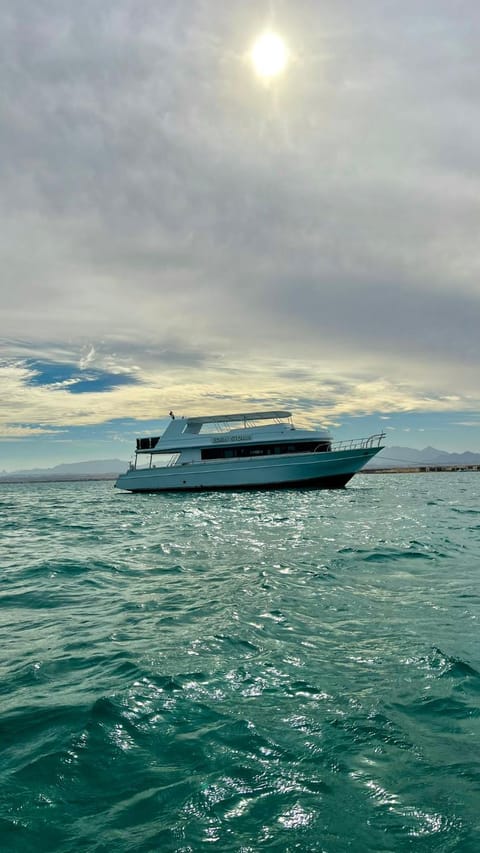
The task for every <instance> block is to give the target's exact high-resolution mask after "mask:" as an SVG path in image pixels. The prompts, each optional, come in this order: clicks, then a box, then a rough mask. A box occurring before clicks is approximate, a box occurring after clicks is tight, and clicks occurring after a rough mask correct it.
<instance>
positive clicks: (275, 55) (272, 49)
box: [250, 32, 289, 80]
mask: <svg viewBox="0 0 480 853" xmlns="http://www.w3.org/2000/svg"><path fill="white" fill-rule="evenodd" d="M250 59H251V61H252V64H253V67H254V69H255V71H256V73H257V74H258V76H259V77H262V78H263V79H264V80H270V79H272V78H273V77H278V75H279V74H282V72H283V71H285V68H286V67H287V63H288V59H289V56H288V49H287V46H286V44H285V42H284V40H283V39H282V38H281V36H279V35H277V34H276V33H272V32H266V33H263V34H262V35H261V36H259V37H258V39H257V40H256V42H255V43H254V45H253V47H252V49H251V51H250Z"/></svg>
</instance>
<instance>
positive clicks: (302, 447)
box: [202, 441, 329, 459]
mask: <svg viewBox="0 0 480 853" xmlns="http://www.w3.org/2000/svg"><path fill="white" fill-rule="evenodd" d="M315 450H319V451H321V450H329V443H328V442H318V441H297V442H295V443H291V444H275V445H274V444H247V445H241V446H233V447H205V448H204V449H203V450H202V459H245V458H251V457H252V456H271V455H272V454H275V455H278V454H283V453H313V452H314V451H315Z"/></svg>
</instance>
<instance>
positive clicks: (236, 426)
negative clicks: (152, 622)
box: [137, 410, 329, 453]
mask: <svg viewBox="0 0 480 853" xmlns="http://www.w3.org/2000/svg"><path fill="white" fill-rule="evenodd" d="M291 417H292V413H291V412H289V411H286V410H269V411H263V412H241V413H238V414H227V415H204V416H195V417H188V418H175V416H174V415H173V413H171V421H170V423H169V424H168V426H167V428H166V429H165V431H164V433H163V435H161V436H152V437H149V438H137V453H179V452H181V451H182V450H186V449H191V448H194V447H196V448H198V447H208V446H210V445H215V444H218V443H222V444H224V443H227V444H228V443H232V444H235V445H238V444H239V443H242V442H244V443H246V444H247V443H248V444H250V443H251V442H252V441H261V442H268V441H279V440H280V441H282V440H284V441H287V440H289V439H290V440H291V431H292V430H296V428H295V427H294V425H293V423H292V421H291ZM264 421H265V422H267V421H268V423H263V422H264ZM205 425H216V427H217V428H216V429H212V430H210V429H208V430H206V431H202V427H203V426H205ZM296 438H299V439H302V438H304V439H318V440H322V439H326V438H329V435H328V433H327V432H326V431H325V430H296Z"/></svg>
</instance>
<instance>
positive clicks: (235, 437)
mask: <svg viewBox="0 0 480 853" xmlns="http://www.w3.org/2000/svg"><path fill="white" fill-rule="evenodd" d="M251 440H252V436H251V435H220V436H218V438H214V439H213V441H214V442H215V443H216V444H218V442H220V441H223V442H230V441H251Z"/></svg>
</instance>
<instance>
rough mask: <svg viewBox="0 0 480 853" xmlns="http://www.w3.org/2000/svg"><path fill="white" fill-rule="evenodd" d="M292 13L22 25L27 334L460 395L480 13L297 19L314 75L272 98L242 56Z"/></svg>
mask: <svg viewBox="0 0 480 853" xmlns="http://www.w3.org/2000/svg"><path fill="white" fill-rule="evenodd" d="M270 5H271V4H270V3H268V4H267V3H265V5H264V7H263V8H261V9H260V11H259V5H258V3H253V2H249V0H248V1H247V2H232V3H228V4H226V3H224V2H221V0H210V2H209V0H203V2H200V0H199V2H193V0H192V2H188V3H187V2H180V0H178V2H162V3H153V2H139V0H137V2H133V0H132V2H130V1H129V0H120V2H119V0H115V2H113V0H102V3H98V2H97V0H95V2H90V1H89V2H82V3H78V2H68V0H62V2H54V0H50V2H42V3H38V2H26V0H15V2H14V0H11V2H4V3H3V4H2V9H1V11H0V26H1V28H2V44H3V49H2V57H3V60H2V62H3V68H2V70H1V76H2V83H3V85H2V88H1V90H0V108H1V111H2V116H3V118H2V122H1V127H0V179H1V181H2V196H1V198H2V203H3V226H4V227H2V232H1V233H2V235H3V236H2V237H0V244H1V245H2V251H3V254H4V257H5V259H6V264H5V266H6V269H7V270H8V277H7V280H6V281H5V287H4V288H2V293H3V292H4V293H5V301H3V297H2V305H1V308H2V316H3V317H4V322H5V323H6V325H7V329H6V331H7V332H8V334H11V335H21V336H23V337H26V338H32V339H38V338H39V337H41V336H45V338H47V339H48V340H50V341H52V340H57V341H63V340H66V339H69V340H73V341H75V340H78V341H82V340H85V339H86V338H91V339H94V340H96V339H98V338H102V337H103V338H104V339H105V338H109V337H111V338H112V340H113V339H115V341H116V344H117V346H119V347H121V346H122V341H123V345H124V346H125V347H128V346H134V345H135V346H137V345H138V341H139V340H143V341H145V342H146V345H147V346H148V345H152V346H154V345H155V346H159V347H160V349H162V347H163V349H164V350H165V349H167V350H168V348H169V342H171V341H172V340H174V341H176V342H177V343H178V349H179V350H185V351H186V352H188V353H190V352H193V353H195V352H197V351H198V352H204V351H207V350H208V348H209V347H211V348H212V349H215V348H216V347H218V346H220V347H223V349H224V351H227V352H228V350H229V348H230V349H231V351H232V352H238V351H239V350H244V351H246V352H251V353H253V352H255V351H256V350H261V349H262V348H264V347H268V349H269V352H270V353H271V354H272V356H275V357H279V358H281V357H282V355H283V356H285V357H287V355H288V352H289V350H288V347H289V346H292V347H294V348H295V353H296V355H299V356H300V355H305V356H308V357H315V356H317V357H318V358H319V359H322V360H323V361H325V360H328V359H329V358H331V357H332V356H333V354H335V356H337V355H338V351H339V350H341V351H342V353H343V354H344V357H345V359H346V360H348V359H353V360H354V362H355V365H356V367H358V366H359V365H361V364H362V363H365V365H367V364H368V365H369V367H370V368H371V365H372V362H373V361H374V358H375V352H376V351H378V350H380V351H381V352H382V370H383V369H386V371H387V372H388V370H389V369H391V370H392V371H393V372H395V371H397V370H398V364H399V363H403V364H404V366H405V371H407V372H408V371H411V370H412V366H411V358H412V356H414V357H415V359H416V363H417V366H416V373H417V375H418V374H419V373H420V374H421V373H422V371H423V372H424V374H425V379H426V380H427V379H428V381H429V382H431V381H432V377H433V376H434V375H435V373H437V374H438V376H439V377H442V376H445V375H446V374H448V378H449V382H450V383H452V382H456V383H458V381H460V382H462V381H463V380H462V378H461V377H462V376H463V375H464V371H463V368H464V367H465V368H469V367H470V369H473V368H474V366H475V365H476V364H478V357H479V351H478V345H477V343H476V331H475V323H474V319H473V318H475V317H476V316H478V312H479V309H480V288H479V287H478V274H479V261H478V253H477V248H476V246H477V240H478V233H479V225H480V210H479V202H478V198H479V197H480V195H479V192H478V190H479V186H478V183H479V180H478V167H479V165H480V163H479V160H480V153H479V152H480V144H479V143H480V139H479V137H480V118H479V115H478V110H477V104H476V81H478V71H479V69H478V60H477V41H478V36H479V35H480V17H479V7H478V5H477V3H474V2H473V0H472V2H463V3H462V2H460V3H456V4H452V3H450V2H441V0H440V2H439V0H425V2H423V3H422V4H418V2H415V3H414V2H413V1H412V0H407V2H404V3H402V4H398V3H393V2H380V0H378V2H373V0H370V2H368V0H367V2H362V3H361V4H360V3H358V2H353V0H351V2H347V0H345V2H343V3H342V2H340V3H339V2H335V3H333V2H326V3H322V4H318V3H317V2H316V0H310V2H307V0H295V2H277V3H276V4H274V12H275V20H276V24H277V26H278V28H279V30H281V31H283V32H284V33H285V35H286V37H287V38H290V41H291V44H292V49H293V53H294V62H293V63H292V66H291V69H290V70H289V72H288V74H287V75H286V76H285V79H284V80H283V81H282V82H281V83H280V84H279V85H278V86H274V87H272V88H270V89H268V88H266V87H264V86H262V85H261V84H259V83H258V81H256V80H254V79H253V77H252V75H251V72H250V69H249V68H248V65H247V63H246V62H245V58H244V52H245V50H246V47H247V46H248V44H249V41H250V40H251V38H252V37H253V36H254V35H255V33H256V32H257V31H258V30H259V29H261V28H262V27H263V26H264V24H265V22H266V21H267V20H268V10H269V8H270ZM290 354H291V350H290ZM189 357H190V356H189ZM404 357H405V362H403V361H402V360H403V358H404ZM145 358H147V355H146V354H145ZM138 359H139V361H140V363H141V359H142V353H141V352H139V353H138ZM389 365H390V366H389ZM467 372H468V370H467ZM465 375H466V374H465ZM456 376H457V379H456ZM464 390H465V391H469V390H470V379H467V380H465V387H464Z"/></svg>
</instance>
